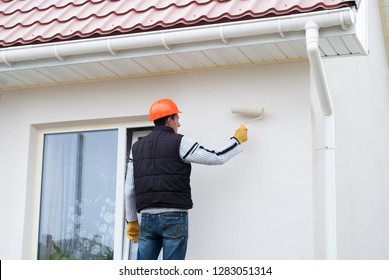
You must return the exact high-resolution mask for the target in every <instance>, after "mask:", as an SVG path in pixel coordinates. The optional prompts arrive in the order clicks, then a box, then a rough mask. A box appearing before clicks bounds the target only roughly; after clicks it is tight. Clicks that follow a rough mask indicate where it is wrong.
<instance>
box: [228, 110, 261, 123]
mask: <svg viewBox="0 0 389 280" xmlns="http://www.w3.org/2000/svg"><path fill="white" fill-rule="evenodd" d="M264 112H265V108H264V107H262V108H257V107H248V106H233V107H232V108H231V113H235V114H240V115H245V116H247V117H251V119H249V120H247V121H245V122H243V124H246V123H249V122H252V121H256V120H260V119H262V118H263V116H264Z"/></svg>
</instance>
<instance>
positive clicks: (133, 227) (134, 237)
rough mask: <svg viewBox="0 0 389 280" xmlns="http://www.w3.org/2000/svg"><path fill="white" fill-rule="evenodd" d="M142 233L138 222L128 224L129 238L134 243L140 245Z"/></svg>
mask: <svg viewBox="0 0 389 280" xmlns="http://www.w3.org/2000/svg"><path fill="white" fill-rule="evenodd" d="M139 232H140V228H139V223H138V221H133V222H127V237H128V238H129V239H130V240H131V241H132V242H134V243H138V235H139Z"/></svg>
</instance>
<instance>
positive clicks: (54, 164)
mask: <svg viewBox="0 0 389 280" xmlns="http://www.w3.org/2000/svg"><path fill="white" fill-rule="evenodd" d="M116 158H117V130H105V131H92V132H81V133H80V132H79V133H64V134H49V135H45V139H44V158H43V173H42V190H41V208H40V223H39V246H38V259H112V258H113V247H114V244H113V242H114V228H115V220H114V217H115V189H116V188H115V186H116Z"/></svg>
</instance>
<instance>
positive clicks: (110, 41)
mask: <svg viewBox="0 0 389 280" xmlns="http://www.w3.org/2000/svg"><path fill="white" fill-rule="evenodd" d="M354 17H355V14H354V12H353V10H352V9H350V8H343V9H339V10H332V11H324V12H313V13H307V14H303V15H293V16H282V17H278V18H272V19H260V20H254V21H243V22H236V23H225V24H218V25H205V26H200V27H193V28H181V29H172V30H166V31H156V32H145V33H140V34H132V35H123V36H112V37H103V38H94V39H86V40H77V41H67V42H62V43H55V44H53V43H50V44H42V45H35V46H34V45H30V46H22V47H11V48H8V49H3V50H1V51H0V63H3V64H6V65H8V66H10V67H11V66H12V65H13V64H14V63H16V62H20V61H29V60H39V59H48V58H56V59H58V60H60V61H65V60H66V57H68V56H79V55H86V54H95V53H104V52H108V53H111V54H112V55H116V54H117V53H118V52H120V51H124V50H134V49H140V50H141V49H143V48H148V47H164V48H165V49H166V50H171V49H172V48H173V47H174V45H178V44H186V43H195V42H205V41H213V40H221V41H223V42H224V43H226V44H227V43H228V40H229V39H232V38H240V37H248V36H256V35H265V34H279V35H280V36H281V37H285V33H287V32H291V31H303V30H304V28H305V24H306V22H307V21H309V20H311V21H313V22H315V23H316V24H317V25H318V26H319V28H325V27H331V26H342V28H343V29H347V28H348V26H350V25H351V24H352V23H353V22H354Z"/></svg>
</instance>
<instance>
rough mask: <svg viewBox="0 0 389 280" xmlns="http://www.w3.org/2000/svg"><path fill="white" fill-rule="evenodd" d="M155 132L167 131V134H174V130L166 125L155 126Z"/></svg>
mask: <svg viewBox="0 0 389 280" xmlns="http://www.w3.org/2000/svg"><path fill="white" fill-rule="evenodd" d="M153 130H154V131H166V132H171V133H174V130H173V128H171V127H169V126H166V125H160V126H155V127H154V128H153Z"/></svg>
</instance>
